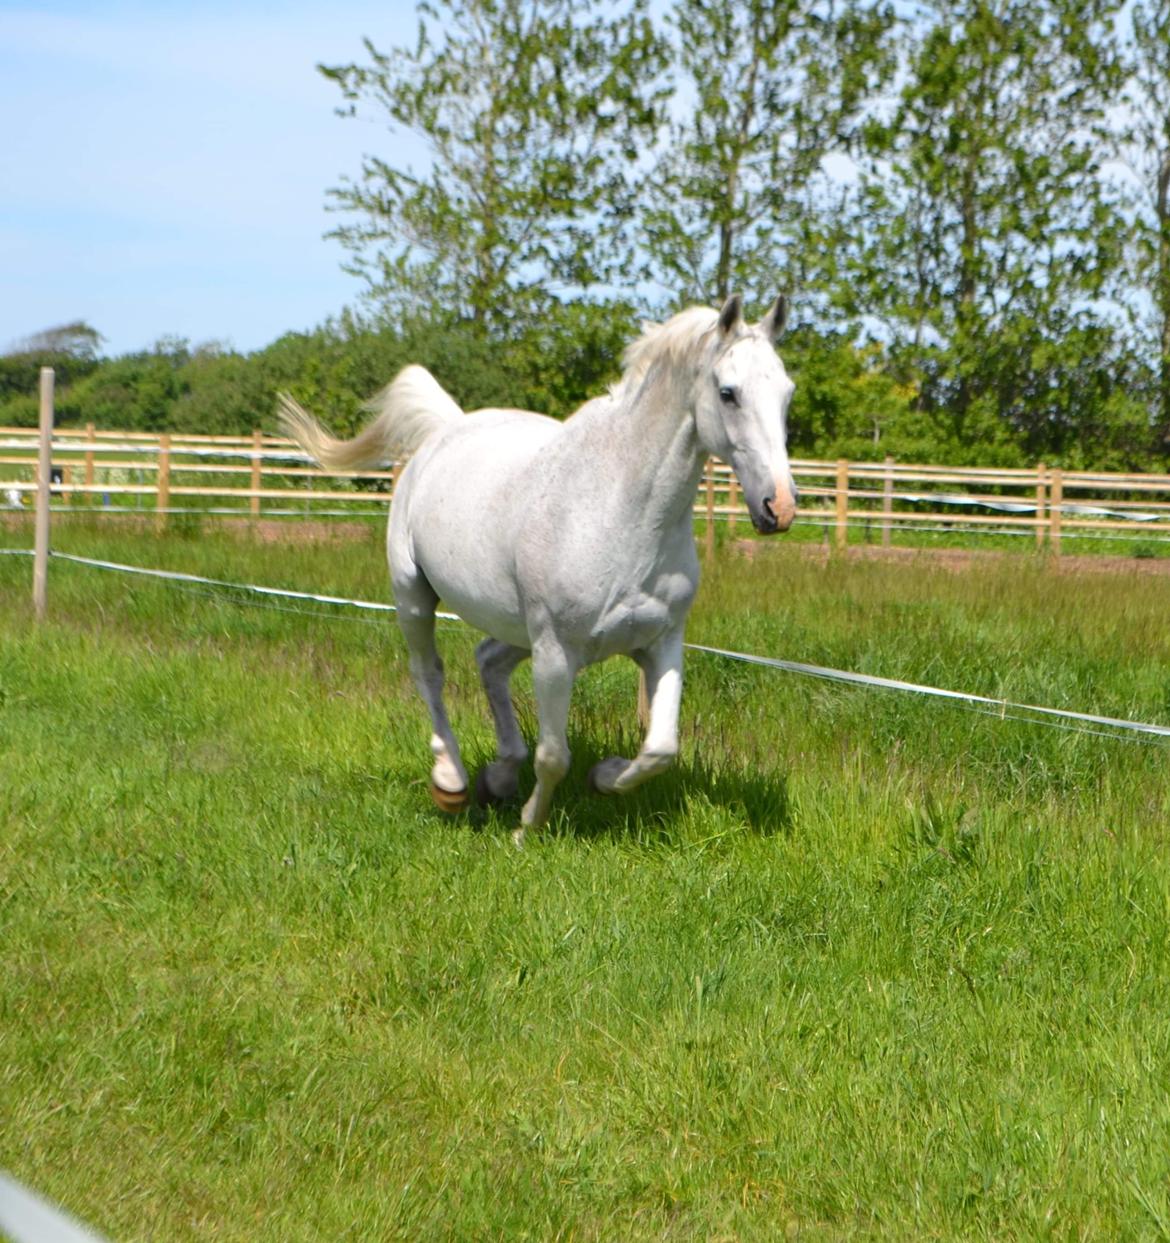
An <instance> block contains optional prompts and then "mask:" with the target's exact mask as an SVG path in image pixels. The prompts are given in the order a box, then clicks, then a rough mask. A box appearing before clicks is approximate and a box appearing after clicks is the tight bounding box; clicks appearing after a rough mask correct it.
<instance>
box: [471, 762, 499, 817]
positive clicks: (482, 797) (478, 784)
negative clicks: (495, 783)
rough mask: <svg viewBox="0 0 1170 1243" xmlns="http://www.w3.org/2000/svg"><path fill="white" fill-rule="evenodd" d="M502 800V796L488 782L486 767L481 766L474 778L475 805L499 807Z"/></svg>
mask: <svg viewBox="0 0 1170 1243" xmlns="http://www.w3.org/2000/svg"><path fill="white" fill-rule="evenodd" d="M503 801H504V799H503V797H502V796H501V795H499V794H497V793H496V792H495V790H493V789H492V788H491V786H490V785H489V784H488V776H487V769H486V768H481V769H480V770H479V773H478V775H477V776H476V778H475V805H476V807H499V805H500V804H501V803H502V802H503Z"/></svg>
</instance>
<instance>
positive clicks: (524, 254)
mask: <svg viewBox="0 0 1170 1243" xmlns="http://www.w3.org/2000/svg"><path fill="white" fill-rule="evenodd" d="M366 52H367V54H368V56H369V64H366V65H358V64H351V65H340V66H332V67H324V66H323V67H322V72H323V73H324V74H325V76H326V77H327V78H330V79H331V80H332V81H334V82H335V83H336V84H337V85H338V86H339V87H340V88H341V91H342V94H343V96H344V98H345V100H346V101H347V105H348V107H347V108H346V109H344V110H343V115H357V111H358V107H359V105H360V106H361V107H363V108H365V107H367V106H369V107H370V108H371V109H372V110H373V113H374V115H375V116H376V117H377V119H379V120H380V121H388V122H389V124H390V126H391V128H392V129H402V130H406V131H408V132H410V133H413V134H416V135H418V136H420V137H422V138H424V139H425V140H426V141H427V144H428V148H429V150H430V152H431V157H432V164H431V168H430V170H429V171H428V172H426V173H416V172H414V171H413V170H411V169H409V168H404V167H401V166H400V165H399V164H397V163H391V162H388V161H387V160H384V159H382V158H380V157H378V156H367V157H366V159H365V162H364V164H363V168H362V173H361V177H360V178H359V179H358V180H356V181H353V180H350V181H346V182H344V183H343V184H342V186H341V187H340V188H338V189H335V190H333V191H331V197H332V199H333V204H334V207H335V208H336V209H337V210H338V211H341V212H343V213H345V214H346V215H347V216H348V215H350V214H354V213H356V215H357V220H356V221H347V222H346V223H344V224H342V225H341V226H340V227H339V228H338V229H337V231H336V233H335V236H336V237H338V238H339V239H340V240H341V241H342V243H343V244H344V245H345V246H346V247H347V248H348V249H349V250H350V251H351V253H352V256H353V258H352V270H353V271H354V272H355V273H357V274H359V275H361V276H362V277H363V278H364V279H365V280H366V282H367V283H368V285H369V289H370V296H371V299H372V300H373V301H374V303H375V304H376V305H377V306H378V307H379V308H381V309H383V310H385V311H387V312H388V313H390V314H393V315H397V316H412V317H413V316H417V315H418V314H419V312H420V310H421V309H422V308H430V307H435V306H438V307H443V308H446V312H447V313H448V314H450V315H452V316H454V317H460V316H463V315H467V316H469V317H470V318H471V320H472V321H473V323H474V324H475V325H476V326H477V327H478V328H479V329H481V330H484V331H486V330H487V329H488V328H489V327H496V328H500V327H502V328H503V329H504V331H507V330H508V329H509V328H510V327H511V326H512V325H513V323H514V321H515V320H516V319H517V317H521V318H523V319H526V320H527V319H529V318H531V317H532V315H533V312H534V311H537V310H539V309H541V308H542V307H543V305H544V303H545V302H546V300H547V296H546V290H547V289H549V288H553V287H556V288H561V289H573V290H587V289H588V288H589V287H590V286H594V285H597V284H598V283H599V282H600V281H602V280H603V279H604V277H605V276H606V274H607V268H608V267H609V265H610V264H612V256H611V255H610V253H609V250H608V248H607V245H606V243H607V242H608V241H609V240H610V239H611V238H612V236H613V229H614V228H615V227H616V226H617V222H618V220H619V219H620V217H621V215H622V212H623V210H624V208H625V206H626V199H627V197H628V194H629V189H628V186H627V184H626V183H627V180H628V175H629V170H630V169H631V168H632V166H633V162H634V160H635V159H636V157H637V155H638V152H639V147H640V144H641V143H642V142H643V141H644V140H645V138H646V137H647V136H648V135H649V134H650V133H652V132H653V129H654V127H655V126H656V124H657V120H658V107H657V104H658V93H657V91H656V90H655V88H654V87H653V85H650V86H647V83H648V82H649V83H651V84H652V83H653V81H654V79H655V78H656V77H657V74H658V72H659V70H660V67H661V63H662V58H663V49H662V47H661V44H660V41H659V40H658V39H657V37H656V36H655V35H654V33H653V30H652V28H651V26H650V23H649V21H648V19H647V17H646V5H645V0H634V3H633V4H632V5H630V6H627V7H626V8H625V10H624V11H622V12H621V13H620V14H619V15H618V16H616V17H612V18H611V17H608V16H603V15H602V5H601V4H600V3H599V2H598V0H589V2H588V3H585V4H582V3H579V2H577V0H573V2H570V0H501V2H500V3H485V2H484V0H436V2H435V3H434V4H430V3H422V4H420V6H419V33H418V40H417V42H416V44H415V46H414V47H413V48H397V49H395V50H394V51H392V52H390V53H388V54H386V53H382V52H379V51H378V50H377V49H376V48H375V47H374V45H373V44H372V43H371V42H370V41H369V40H368V39H367V40H366Z"/></svg>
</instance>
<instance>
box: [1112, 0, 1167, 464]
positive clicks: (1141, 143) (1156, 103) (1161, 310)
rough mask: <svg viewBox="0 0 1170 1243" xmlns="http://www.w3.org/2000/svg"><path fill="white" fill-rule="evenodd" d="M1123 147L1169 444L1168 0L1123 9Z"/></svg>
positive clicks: (1162, 425) (1159, 437)
mask: <svg viewBox="0 0 1170 1243" xmlns="http://www.w3.org/2000/svg"><path fill="white" fill-rule="evenodd" d="M1131 22H1132V25H1131V33H1132V38H1131V40H1130V41H1129V44H1128V47H1127V60H1128V66H1127V68H1128V76H1129V83H1128V89H1127V91H1126V95H1125V105H1126V106H1125V109H1124V114H1125V118H1126V120H1125V134H1124V140H1123V141H1124V151H1125V156H1126V159H1127V162H1128V164H1129V166H1130V168H1131V170H1132V171H1133V173H1134V175H1135V179H1136V193H1135V195H1134V198H1133V200H1132V204H1131V206H1132V208H1133V224H1134V247H1133V253H1132V259H1133V261H1134V262H1133V278H1134V285H1135V287H1136V290H1137V291H1139V293H1140V295H1141V296H1143V297H1144V298H1147V299H1148V307H1147V308H1144V309H1146V311H1147V315H1148V321H1149V328H1150V331H1149V339H1150V343H1151V345H1152V350H1151V352H1152V353H1153V355H1154V357H1155V358H1156V360H1157V361H1156V369H1157V374H1158V380H1157V385H1158V394H1157V402H1156V405H1157V418H1156V422H1157V427H1156V437H1155V439H1156V443H1157V447H1158V449H1159V451H1160V452H1161V453H1162V454H1165V453H1167V452H1170V0H1145V2H1144V3H1140V4H1138V5H1136V6H1135V7H1134V9H1133V12H1132V17H1131Z"/></svg>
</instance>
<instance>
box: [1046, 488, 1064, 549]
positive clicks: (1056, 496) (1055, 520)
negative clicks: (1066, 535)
mask: <svg viewBox="0 0 1170 1243" xmlns="http://www.w3.org/2000/svg"><path fill="white" fill-rule="evenodd" d="M1049 480H1050V487H1049V502H1048V506H1049V511H1050V514H1049V519H1050V520H1049V524H1048V551H1049V552H1050V553H1052V555H1053V556H1054V557H1059V556H1060V518H1061V514H1060V506H1061V503H1062V501H1063V500H1064V472H1063V471H1059V470H1054V471H1053V472H1052V473H1051V475H1049Z"/></svg>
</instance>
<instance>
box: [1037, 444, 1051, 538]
mask: <svg viewBox="0 0 1170 1243" xmlns="http://www.w3.org/2000/svg"><path fill="white" fill-rule="evenodd" d="M1047 499H1048V467H1047V466H1045V465H1044V463H1043V462H1040V463H1038V464H1037V466H1036V550H1037V551H1039V550H1040V549H1041V548H1043V547H1044V521H1045V512H1044V510H1045V505H1046V503H1047Z"/></svg>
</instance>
